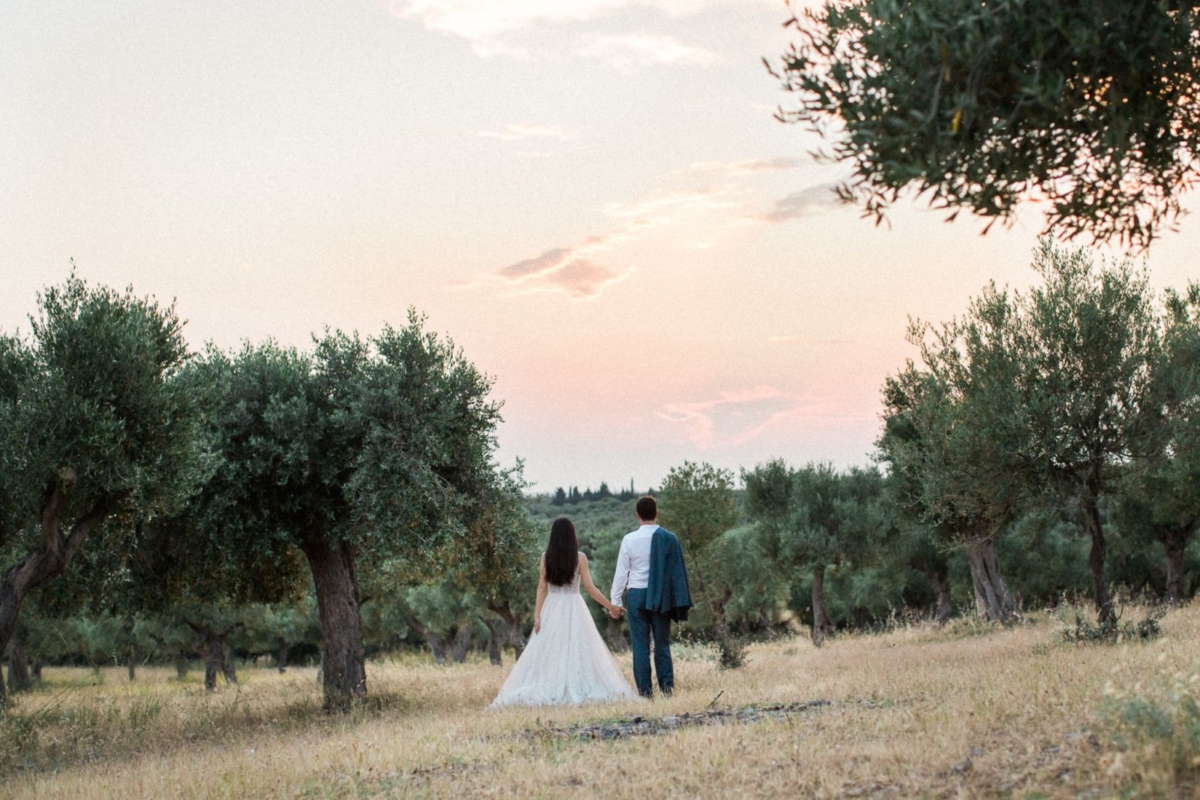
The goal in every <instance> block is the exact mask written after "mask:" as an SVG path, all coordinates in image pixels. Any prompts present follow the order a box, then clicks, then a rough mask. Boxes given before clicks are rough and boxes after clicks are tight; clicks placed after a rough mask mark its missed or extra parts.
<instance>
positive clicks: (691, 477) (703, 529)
mask: <svg viewBox="0 0 1200 800" xmlns="http://www.w3.org/2000/svg"><path fill="white" fill-rule="evenodd" d="M733 482H734V477H733V473H732V472H730V471H729V470H725V469H720V468H719V467H714V466H713V465H711V464H707V463H699V464H697V463H695V462H692V461H685V462H684V463H683V464H682V465H681V466H678V467H672V468H671V470H670V472H668V473H667V476H666V478H664V479H663V483H662V488H661V490H660V491H659V496H658V507H659V522H660V523H661V524H662V526H663V527H665V528H667V529H669V530H670V531H672V532H673V533H675V534H676V535H677V536H678V537H679V541H680V543H681V544H682V545H683V547H684V554H685V558H686V560H687V562H688V564H690V565H691V566H690V569H689V572H688V577H689V578H690V580H691V583H692V586H691V590H692V592H693V600H694V601H695V602H696V605H697V607H698V610H700V611H701V612H702V615H703V617H707V619H703V618H702V620H701V621H700V622H701V624H703V623H707V624H710V625H712V626H713V630H714V633H715V635H716V639H717V647H718V648H719V649H720V658H721V663H722V664H723V665H726V666H731V667H736V666H739V665H740V664H741V663H742V649H743V648H742V646H741V645H740V643H738V642H737V641H735V640H734V639H733V638H732V636H731V634H730V632H729V620H728V618H727V616H726V613H725V604H726V603H727V602H728V601H729V599H730V597H731V596H732V593H731V592H730V591H729V590H728V588H725V587H722V586H721V585H720V584H719V582H718V581H717V580H716V578H717V573H718V569H717V567H716V565H715V563H714V559H715V558H716V556H717V552H718V551H715V550H714V545H715V543H716V542H717V541H718V540H719V539H720V537H721V536H722V534H724V533H725V532H726V531H728V530H730V529H731V528H733V527H734V526H736V525H737V522H738V509H737V502H736V501H735V499H734V494H733Z"/></svg>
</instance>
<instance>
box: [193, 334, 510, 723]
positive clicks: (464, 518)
mask: <svg viewBox="0 0 1200 800" xmlns="http://www.w3.org/2000/svg"><path fill="white" fill-rule="evenodd" d="M204 375H205V378H206V380H207V382H208V383H209V384H210V385H213V386H216V387H219V391H218V397H219V399H218V401H217V406H218V407H217V410H216V412H215V413H213V414H212V415H211V424H210V426H209V436H210V437H211V439H212V441H213V442H214V449H215V451H216V452H217V453H218V454H219V458H220V465H219V467H218V468H217V469H216V470H215V472H214V474H213V477H212V478H211V479H210V480H209V481H208V482H207V484H206V486H205V489H204V495H205V498H206V499H205V501H204V502H202V503H200V504H199V505H198V509H197V516H198V525H197V530H198V531H199V532H201V534H202V535H201V536H199V537H197V539H198V541H197V545H196V546H197V547H200V548H203V551H204V552H209V553H214V554H221V555H222V557H228V554H230V553H238V554H239V555H238V556H237V558H238V559H240V560H241V561H242V562H243V563H244V564H245V565H247V567H248V568H249V571H248V573H243V574H250V575H252V576H255V577H254V580H256V581H266V582H271V581H275V580H279V579H280V577H281V576H285V577H286V576H288V575H290V574H291V572H290V570H291V567H292V566H293V565H294V563H295V559H296V558H297V557H299V558H302V559H303V562H304V563H306V564H307V567H308V572H309V574H310V575H311V577H312V581H313V586H314V589H315V594H316V600H317V612H318V618H319V621H320V628H321V656H322V665H323V684H324V695H325V704H326V707H327V708H330V709H338V708H344V707H346V706H347V705H349V704H351V703H353V702H356V701H358V700H361V699H362V698H364V697H365V696H366V692H367V685H366V672H365V664H364V660H365V656H364V650H363V632H362V613H361V608H360V603H361V594H360V579H359V572H360V570H362V569H366V570H379V569H385V568H393V567H392V565H395V564H397V563H405V562H421V561H424V562H426V563H429V562H431V561H432V560H433V557H434V556H435V555H436V554H437V553H438V552H440V551H441V548H443V547H444V546H445V544H446V543H447V542H448V541H451V540H455V539H461V538H463V537H466V536H468V535H469V533H470V532H471V531H473V530H478V525H477V521H478V519H479V517H480V515H481V514H482V512H483V507H482V504H481V498H483V497H484V496H485V494H486V491H485V490H486V488H487V486H488V485H489V482H490V481H492V480H493V475H494V472H495V465H494V464H493V462H492V453H493V451H494V448H495V440H494V429H495V425H496V423H497V421H498V419H499V405H498V404H497V403H495V402H493V401H491V400H489V398H488V393H489V391H490V382H489V380H488V379H487V378H485V377H484V376H483V375H481V374H480V373H479V372H478V371H477V370H476V369H475V367H474V366H473V365H472V364H471V363H470V362H468V361H467V360H466V359H465V358H464V357H463V355H462V353H461V351H460V350H458V349H457V348H456V347H454V345H453V343H452V342H450V341H449V340H446V339H443V338H440V337H438V336H437V335H435V334H432V333H429V332H426V331H425V330H424V320H423V318H421V317H419V316H417V315H416V314H415V313H410V315H409V320H408V324H407V325H406V326H405V327H403V328H399V329H397V328H392V327H390V326H389V327H386V328H384V330H383V331H382V332H381V333H380V334H378V335H377V336H375V337H372V338H370V339H367V340H364V339H361V338H359V337H358V336H357V335H348V334H344V333H341V332H329V331H327V332H326V333H325V334H324V335H323V336H321V337H320V338H318V339H317V340H316V342H315V346H314V349H313V351H312V352H311V353H304V352H300V351H298V350H296V349H295V348H289V347H283V346H281V345H278V344H276V343H273V342H267V343H264V344H262V345H258V346H254V345H249V344H248V345H246V346H244V347H243V348H242V350H241V351H240V352H237V353H234V354H226V353H222V352H219V351H215V350H210V351H209V353H208V354H207V357H206V358H205V360H204ZM286 583H287V581H283V584H286ZM285 588H286V586H285V585H281V586H280V587H279V590H280V591H282V590H283V589H285ZM259 599H262V600H270V599H272V598H270V597H261V598H259Z"/></svg>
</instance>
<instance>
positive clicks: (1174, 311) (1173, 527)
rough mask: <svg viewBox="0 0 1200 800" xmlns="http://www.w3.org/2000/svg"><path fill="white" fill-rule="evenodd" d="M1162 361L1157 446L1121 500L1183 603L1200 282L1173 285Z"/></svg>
mask: <svg viewBox="0 0 1200 800" xmlns="http://www.w3.org/2000/svg"><path fill="white" fill-rule="evenodd" d="M1165 306H1166V307H1165V312H1166V313H1165V315H1164V321H1163V332H1162V335H1163V342H1162V350H1161V354H1160V359H1159V361H1158V363H1157V365H1156V367H1155V374H1156V377H1155V382H1156V392H1157V400H1158V402H1159V403H1160V404H1161V405H1160V406H1159V408H1158V411H1159V413H1160V414H1161V417H1160V418H1159V419H1158V420H1156V421H1155V422H1154V423H1152V424H1149V425H1148V426H1147V427H1148V428H1149V429H1150V430H1149V438H1150V446H1149V447H1145V448H1144V451H1145V452H1144V453H1143V454H1142V458H1140V459H1138V461H1137V462H1135V463H1134V464H1133V465H1132V466H1131V467H1130V468H1129V469H1128V470H1126V472H1125V478H1124V481H1123V483H1122V486H1121V499H1120V502H1119V503H1118V516H1119V517H1120V518H1121V523H1122V527H1123V528H1127V529H1135V530H1139V532H1143V531H1144V532H1146V533H1148V534H1149V538H1151V539H1152V540H1156V541H1158V542H1159V543H1160V544H1161V545H1162V547H1163V550H1164V552H1165V555H1166V566H1167V568H1166V586H1165V594H1166V598H1167V600H1168V602H1171V603H1180V602H1182V601H1183V600H1184V599H1185V594H1184V585H1185V584H1184V577H1185V576H1184V562H1185V558H1184V555H1185V551H1186V549H1187V546H1188V543H1189V542H1190V541H1191V539H1192V536H1193V534H1194V533H1195V532H1196V528H1197V527H1200V284H1195V283H1193V284H1191V285H1190V286H1189V287H1188V289H1187V291H1186V292H1183V293H1180V292H1175V291H1171V290H1168V292H1167V296H1166V304H1165Z"/></svg>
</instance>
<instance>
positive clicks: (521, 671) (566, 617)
mask: <svg viewBox="0 0 1200 800" xmlns="http://www.w3.org/2000/svg"><path fill="white" fill-rule="evenodd" d="M635 698H637V693H636V692H634V691H633V688H632V687H631V686H630V685H629V681H627V680H626V679H625V676H624V675H623V674H622V673H621V668H620V667H619V666H618V665H617V661H616V659H615V658H613V655H612V653H611V652H609V649H608V645H606V644H605V643H604V640H603V639H602V638H600V632H599V631H597V630H596V623H595V622H593V621H592V615H591V613H590V612H589V611H588V607H587V603H586V602H585V601H584V599H583V596H582V595H580V593H579V573H578V572H576V573H575V578H574V580H572V581H571V583H570V584H569V585H567V586H554V585H551V586H550V587H549V592H548V593H547V595H546V600H545V602H544V603H542V629H541V631H540V632H539V633H535V634H533V636H532V637H530V639H529V644H527V645H526V646H525V650H524V652H522V653H521V657H520V658H519V659H517V663H516V666H514V667H513V669H512V672H510V673H509V675H508V679H507V680H506V681H504V686H503V687H502V688H501V689H500V694H498V695H496V699H495V700H493V701H492V706H493V707H497V706H541V705H576V704H579V703H594V702H601V701H605V700H629V699H635Z"/></svg>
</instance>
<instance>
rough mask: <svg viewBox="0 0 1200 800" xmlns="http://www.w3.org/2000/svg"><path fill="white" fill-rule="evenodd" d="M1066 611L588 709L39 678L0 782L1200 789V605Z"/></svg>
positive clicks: (805, 649) (188, 792) (264, 793)
mask: <svg viewBox="0 0 1200 800" xmlns="http://www.w3.org/2000/svg"><path fill="white" fill-rule="evenodd" d="M1070 615H1072V612H1070V611H1059V612H1057V613H1056V614H1050V613H1044V614H1039V615H1034V617H1033V619H1032V620H1031V621H1030V622H1028V623H1027V624H1023V625H1021V626H1019V627H1017V628H1015V629H1012V630H1002V629H993V628H989V627H986V626H981V625H977V624H974V623H971V622H970V621H959V622H956V623H952V624H951V625H949V626H947V627H946V628H944V629H938V628H934V627H932V626H922V625H915V626H910V627H903V628H899V629H897V630H894V631H892V632H889V633H884V634H878V635H871V636H842V637H839V638H837V639H834V640H833V641H831V642H829V643H828V644H827V645H826V646H825V647H824V648H822V649H820V650H816V649H814V648H813V647H812V646H811V645H810V644H809V643H808V642H807V640H805V639H801V638H796V639H789V640H782V641H777V642H772V643H767V644H760V645H754V646H752V647H751V648H750V650H749V659H750V660H749V663H748V664H747V666H745V667H744V668H742V669H739V670H735V671H721V670H718V669H717V667H716V665H715V664H714V663H713V661H712V659H711V657H710V655H709V654H708V652H707V651H705V650H703V649H701V648H695V647H692V648H688V647H681V648H678V650H679V652H678V655H677V659H678V661H679V663H678V665H677V675H678V678H677V680H678V683H679V690H678V692H677V693H676V696H675V697H673V698H671V699H668V700H656V701H654V702H628V703H622V704H613V705H596V706H584V707H579V708H553V709H540V710H537V709H530V710H524V709H512V710H505V711H490V710H488V708H487V705H488V703H489V702H490V700H491V699H492V697H493V695H494V694H495V693H496V691H497V689H498V688H499V686H500V684H501V682H502V681H503V678H504V675H505V674H507V671H508V668H509V667H510V666H511V662H509V663H507V664H506V666H505V667H504V668H496V667H492V666H490V665H489V664H488V663H487V662H486V660H474V661H471V662H470V663H468V664H466V665H462V666H453V667H436V666H434V665H433V663H432V661H430V660H426V659H424V658H419V657H416V656H412V657H405V658H402V659H398V660H392V661H385V662H378V663H376V662H373V663H371V664H369V666H368V681H369V688H370V692H371V695H372V698H373V699H372V701H371V703H370V705H369V707H367V708H364V709H361V710H359V711H357V712H355V713H353V714H349V715H344V716H339V717H326V716H325V715H324V714H322V713H321V712H320V710H319V708H320V693H319V689H318V686H317V684H316V681H315V676H314V671H313V670H311V669H294V670H289V671H288V672H287V673H286V674H284V675H280V674H278V673H275V672H273V671H270V670H266V669H259V670H256V669H243V670H242V672H241V677H242V683H241V685H240V687H228V686H221V687H220V689H219V691H217V692H216V693H215V694H212V695H206V694H205V693H204V691H203V689H202V687H201V685H200V683H199V676H198V675H193V676H191V678H190V679H189V680H186V681H183V682H180V681H177V680H175V679H174V677H173V671H169V670H166V669H161V670H159V669H143V670H142V671H141V672H140V673H139V676H138V680H137V681H136V682H134V683H129V682H128V681H127V680H125V676H124V672H123V670H117V669H113V670H108V671H104V672H103V676H102V677H103V680H102V681H101V682H99V683H98V682H97V680H96V677H95V676H94V675H93V673H92V672H91V671H89V670H72V669H48V670H47V671H46V685H45V686H44V687H43V688H42V689H40V690H39V691H37V692H35V693H32V694H28V695H23V696H20V697H18V698H17V699H16V701H15V706H14V708H13V709H12V712H11V713H10V715H9V716H8V718H7V719H6V720H5V721H4V722H3V723H0V777H2V780H3V784H2V788H0V795H4V796H10V797H15V798H24V797H36V798H57V797H67V798H78V797H103V798H125V797H182V798H209V797H301V798H305V797H313V798H319V797H345V798H360V797H361V798H374V797H410V796H415V797H426V796H427V797H450V796H455V797H473V796H481V797H562V796H581V797H605V798H621V797H683V796H689V795H694V796H699V797H743V796H788V797H808V796H813V797H843V796H845V797H997V796H999V797H1009V796H1011V797H1064V798H1065V797H1122V796H1123V797H1193V796H1196V795H1197V794H1198V793H1200V780H1198V778H1200V712H1198V711H1197V706H1196V702H1195V698H1196V697H1197V695H1198V694H1200V680H1198V678H1197V674H1198V673H1200V647H1197V643H1198V642H1200V606H1198V605H1196V604H1193V606H1192V607H1190V608H1186V609H1183V610H1179V611H1173V612H1171V613H1169V614H1168V615H1167V616H1166V617H1165V618H1164V619H1163V620H1162V627H1163V635H1162V637H1161V638H1159V639H1157V640H1155V641H1152V642H1149V643H1142V642H1128V643H1120V644H1116V645H1074V644H1064V643H1063V642H1062V641H1061V638H1060V632H1061V629H1062V628H1063V627H1064V622H1063V620H1065V619H1068V618H1073V616H1070ZM1135 616H1136V617H1138V618H1140V615H1139V612H1138V611H1137V610H1135V609H1130V610H1127V611H1126V618H1134V617H1135ZM506 655H507V654H506ZM622 663H623V666H624V667H625V669H626V672H627V674H628V672H629V666H630V665H629V661H628V657H625V659H624V660H623V662H622ZM714 698H716V702H715V703H714V702H713V701H714ZM811 700H828V701H829V705H825V706H822V707H819V708H815V709H809V710H805V711H801V712H799V713H795V714H793V715H791V716H787V717H783V718H772V719H766V720H763V721H757V722H745V723H735V724H726V725H710V726H694V727H688V726H684V727H680V728H677V729H675V730H672V731H671V732H669V733H665V734H661V735H655V736H640V737H629V738H619V739H616V740H590V739H588V740H585V739H581V738H579V737H576V736H571V735H564V734H563V733H562V731H563V729H569V728H570V727H571V726H574V725H579V724H585V723H596V722H603V721H608V722H612V721H614V720H616V719H617V718H629V717H634V716H638V715H640V716H643V717H646V718H658V717H663V716H678V715H681V714H685V713H695V712H702V711H704V710H705V709H707V708H709V707H710V706H711V707H713V708H722V707H739V706H746V705H762V704H768V703H793V702H797V701H811Z"/></svg>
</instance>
